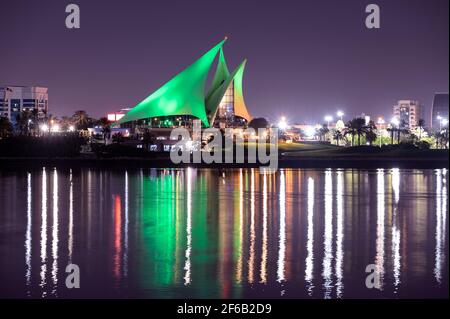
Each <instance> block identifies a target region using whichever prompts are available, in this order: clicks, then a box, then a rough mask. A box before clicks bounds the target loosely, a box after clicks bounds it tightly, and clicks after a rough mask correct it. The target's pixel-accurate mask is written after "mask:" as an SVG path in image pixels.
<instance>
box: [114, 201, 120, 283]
mask: <svg viewBox="0 0 450 319" xmlns="http://www.w3.org/2000/svg"><path fill="white" fill-rule="evenodd" d="M121 250H122V208H121V202H120V196H119V195H115V196H114V263H113V273H114V277H115V278H116V279H119V278H120V268H121V260H120V259H121V258H120V257H121Z"/></svg>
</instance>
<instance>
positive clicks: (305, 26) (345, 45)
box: [0, 0, 449, 122]
mask: <svg viewBox="0 0 450 319" xmlns="http://www.w3.org/2000/svg"><path fill="white" fill-rule="evenodd" d="M69 3H76V4H78V5H79V6H80V9H81V28H80V29H71V30H69V29H66V27H65V18H66V15H67V14H66V13H65V7H66V5H67V4H69ZM370 3H376V4H378V5H379V6H380V7H381V29H379V30H369V29H366V27H365V24H364V20H365V17H366V13H365V12H364V11H365V7H366V5H367V4H370ZM224 36H228V37H229V39H228V41H227V43H226V44H225V47H224V51H225V56H226V58H227V59H228V64H229V68H230V69H233V68H234V67H235V66H236V65H237V64H238V63H239V62H240V61H241V60H242V59H244V58H248V63H247V68H246V73H245V74H244V95H245V99H246V104H247V106H248V108H249V111H250V112H251V113H252V115H253V116H264V117H267V118H269V119H270V120H273V121H276V120H277V119H278V118H279V116H281V115H285V116H287V117H288V118H289V119H292V122H308V121H322V119H323V116H324V115H326V114H328V113H329V114H333V115H334V113H335V112H336V110H337V109H342V110H343V111H344V112H345V113H346V114H347V116H346V118H347V119H348V118H349V117H350V116H354V115H359V114H361V113H362V112H365V113H366V114H369V115H372V116H377V115H383V114H384V115H386V116H387V117H390V116H391V113H392V105H393V104H394V103H395V102H396V101H397V100H398V99H406V98H411V99H417V100H419V101H420V102H421V103H422V104H423V105H424V106H425V107H426V109H425V114H426V115H428V112H429V108H430V104H431V102H432V98H433V94H434V92H436V91H445V92H447V91H448V87H449V75H448V74H449V73H448V69H449V42H448V38H449V1H448V0H386V1H381V0H367V1H364V0H340V1H337V0H326V1H325V0H304V1H303V0H292V1H286V0H277V1H274V0H272V1H267V0H264V1H262V0H255V1H253V0H224V1H219V0H190V1H187V0H180V1H174V0H159V1H153V0H147V1H144V0H140V1H138V0H133V1H132V0H126V1H125V0H123V1H122V0H121V1H112V0H110V1H106V0H71V1H63V0H35V1H30V0H28V1H25V0H14V1H9V0H0V41H1V45H0V46H1V53H0V85H4V84H8V85H40V86H45V87H48V88H49V100H50V101H49V105H50V113H52V114H54V115H57V116H61V115H71V114H72V113H73V112H74V111H75V110H78V109H84V110H86V111H87V112H88V113H89V114H90V115H92V116H95V117H100V116H103V115H105V113H106V112H109V111H114V110H118V109H120V108H122V107H125V106H128V107H131V106H134V105H135V104H136V103H138V102H139V101H141V100H142V99H144V98H145V97H146V96H147V95H149V94H150V93H152V92H153V91H154V90H156V89H157V88H158V87H159V86H160V85H162V84H163V83H165V82H166V81H167V80H169V79H170V78H171V77H172V76H174V75H175V74H176V73H178V72H179V71H181V70H182V69H184V68H185V67H186V66H188V65H189V64H190V63H192V62H193V61H194V60H195V59H197V58H198V57H200V56H201V55H202V54H203V53H204V52H206V51H207V50H208V49H210V48H211V47H213V46H214V45H215V44H216V43H218V42H219V41H221V40H222V39H223V37H224ZM428 118H429V117H426V119H427V120H428Z"/></svg>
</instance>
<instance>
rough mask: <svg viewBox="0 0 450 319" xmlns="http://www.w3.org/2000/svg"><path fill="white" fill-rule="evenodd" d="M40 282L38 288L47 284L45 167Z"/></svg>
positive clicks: (42, 195) (44, 174)
mask: <svg viewBox="0 0 450 319" xmlns="http://www.w3.org/2000/svg"><path fill="white" fill-rule="evenodd" d="M41 199H42V202H41V220H42V222H41V223H42V224H41V264H42V265H41V272H40V277H41V282H40V284H39V286H40V287H41V288H44V287H45V285H46V284H47V282H46V277H47V264H46V263H47V172H46V171H45V167H44V168H43V169H42V194H41ZM46 294H47V293H46V291H43V292H42V297H45V295H46Z"/></svg>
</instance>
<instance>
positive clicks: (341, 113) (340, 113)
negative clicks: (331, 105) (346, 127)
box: [336, 111, 344, 121]
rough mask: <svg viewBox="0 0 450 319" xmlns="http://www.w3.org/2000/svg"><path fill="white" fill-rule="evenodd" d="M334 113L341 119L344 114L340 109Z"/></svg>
mask: <svg viewBox="0 0 450 319" xmlns="http://www.w3.org/2000/svg"><path fill="white" fill-rule="evenodd" d="M336 115H337V116H338V117H339V118H340V119H341V121H342V117H343V116H344V112H342V111H337V113H336Z"/></svg>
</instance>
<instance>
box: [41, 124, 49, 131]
mask: <svg viewBox="0 0 450 319" xmlns="http://www.w3.org/2000/svg"><path fill="white" fill-rule="evenodd" d="M39 128H40V130H41V131H43V132H48V125H47V124H42V125H41V126H40V127H39Z"/></svg>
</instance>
